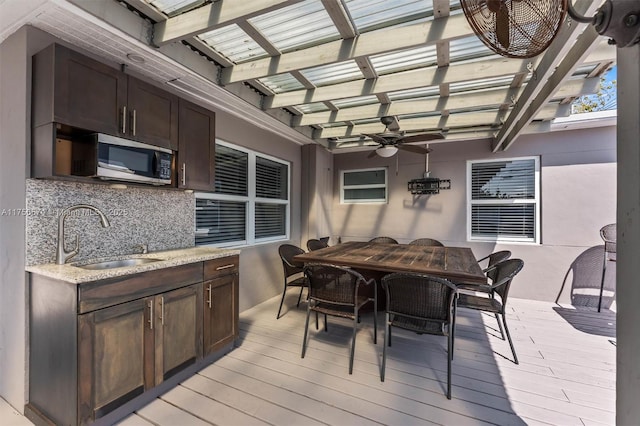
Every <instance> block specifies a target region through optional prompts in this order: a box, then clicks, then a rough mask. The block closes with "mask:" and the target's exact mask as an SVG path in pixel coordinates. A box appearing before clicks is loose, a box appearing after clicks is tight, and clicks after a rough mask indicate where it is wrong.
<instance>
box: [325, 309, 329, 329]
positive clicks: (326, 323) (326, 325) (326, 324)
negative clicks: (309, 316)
mask: <svg viewBox="0 0 640 426" xmlns="http://www.w3.org/2000/svg"><path fill="white" fill-rule="evenodd" d="M328 331H329V323H328V321H327V314H324V332H325V333H326V332H328Z"/></svg>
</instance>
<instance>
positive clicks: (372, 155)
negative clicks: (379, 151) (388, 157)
mask: <svg viewBox="0 0 640 426" xmlns="http://www.w3.org/2000/svg"><path fill="white" fill-rule="evenodd" d="M375 156H376V150H375V149H374V150H373V151H371V152H370V153H369V155H367V158H373V157H375Z"/></svg>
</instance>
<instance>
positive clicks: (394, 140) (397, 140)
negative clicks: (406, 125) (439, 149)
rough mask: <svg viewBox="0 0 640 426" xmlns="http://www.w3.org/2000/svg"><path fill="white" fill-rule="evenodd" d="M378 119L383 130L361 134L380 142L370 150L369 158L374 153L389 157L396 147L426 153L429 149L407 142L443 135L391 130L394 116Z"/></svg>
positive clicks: (439, 137)
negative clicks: (410, 133)
mask: <svg viewBox="0 0 640 426" xmlns="http://www.w3.org/2000/svg"><path fill="white" fill-rule="evenodd" d="M380 121H381V122H382V124H384V126H385V129H384V132H382V133H372V134H366V133H365V134H363V136H367V137H369V138H371V139H373V141H374V142H377V143H379V144H380V146H378V148H377V149H376V150H375V151H372V152H371V154H369V156H368V158H371V157H373V156H374V155H376V154H377V155H379V156H380V157H391V156H393V155H394V154H395V153H396V152H398V149H401V150H403V151H410V152H415V153H418V154H427V153H428V152H430V151H431V150H430V149H427V148H423V147H421V146H417V145H409V144H411V143H415V142H428V141H432V140H436V139H444V136H443V135H442V134H441V133H417V134H415V135H405V132H404V131H400V130H391V129H392V128H393V126H392V125H393V124H394V123H395V122H396V117H393V116H384V117H381V118H380Z"/></svg>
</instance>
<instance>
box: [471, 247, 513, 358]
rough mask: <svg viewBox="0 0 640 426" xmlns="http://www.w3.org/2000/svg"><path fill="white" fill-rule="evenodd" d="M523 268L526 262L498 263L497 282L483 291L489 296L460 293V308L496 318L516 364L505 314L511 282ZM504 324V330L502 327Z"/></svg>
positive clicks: (509, 261) (496, 266)
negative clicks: (487, 313)
mask: <svg viewBox="0 0 640 426" xmlns="http://www.w3.org/2000/svg"><path fill="white" fill-rule="evenodd" d="M523 266H524V262H523V261H522V260H521V259H508V260H505V261H503V262H500V263H497V264H496V265H495V280H494V281H493V282H492V283H491V284H487V286H486V287H487V288H485V289H483V291H484V292H485V293H488V295H487V296H483V295H472V294H464V293H460V295H459V296H458V307H460V308H468V309H475V310H478V311H483V312H490V313H493V314H494V315H495V316H496V320H497V321H498V327H499V328H500V335H501V336H502V340H505V334H506V335H507V339H508V340H509V346H511V352H512V353H513V362H515V363H516V364H518V356H517V355H516V350H515V348H514V347H513V342H512V341H511V335H510V334H509V328H508V327H507V320H506V318H505V312H506V306H507V297H508V296H509V288H510V287H511V282H512V281H513V277H515V276H516V274H518V272H520V270H521V269H522V267H523ZM496 296H499V299H498V298H496ZM500 318H502V322H500ZM503 324H504V329H503V327H502V325H503Z"/></svg>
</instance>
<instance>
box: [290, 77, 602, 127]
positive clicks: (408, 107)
mask: <svg viewBox="0 0 640 426" xmlns="http://www.w3.org/2000/svg"><path fill="white" fill-rule="evenodd" d="M599 84H600V79H599V78H597V77H594V78H589V79H580V80H578V79H576V80H569V81H566V82H565V83H563V84H562V85H561V86H560V88H559V89H558V92H557V93H555V94H554V97H556V98H566V97H570V96H571V97H577V96H582V95H585V94H590V93H594V92H595V91H596V90H597V88H598V85H599ZM519 91H520V89H505V88H501V89H494V90H490V91H481V92H477V93H470V92H465V93H459V94H454V95H451V96H449V97H446V98H442V97H441V98H433V99H417V100H411V101H410V100H407V101H395V102H393V103H391V104H390V105H389V107H388V108H387V109H385V110H383V111H381V110H380V105H378V104H371V105H364V106H358V107H352V108H344V109H341V110H339V111H323V112H316V113H309V114H305V115H304V116H302V117H299V118H298V120H297V121H296V123H295V125H296V126H311V125H315V124H325V123H330V122H341V121H353V120H362V119H367V118H372V117H382V116H383V115H404V114H411V113H415V112H420V111H423V112H427V111H442V110H456V109H461V108H465V107H468V106H469V105H473V106H478V107H486V108H489V107H492V106H493V107H496V108H497V107H499V106H500V105H503V104H506V105H511V104H512V102H511V96H512V95H514V96H515V98H516V99H517V95H518V92H519Z"/></svg>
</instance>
